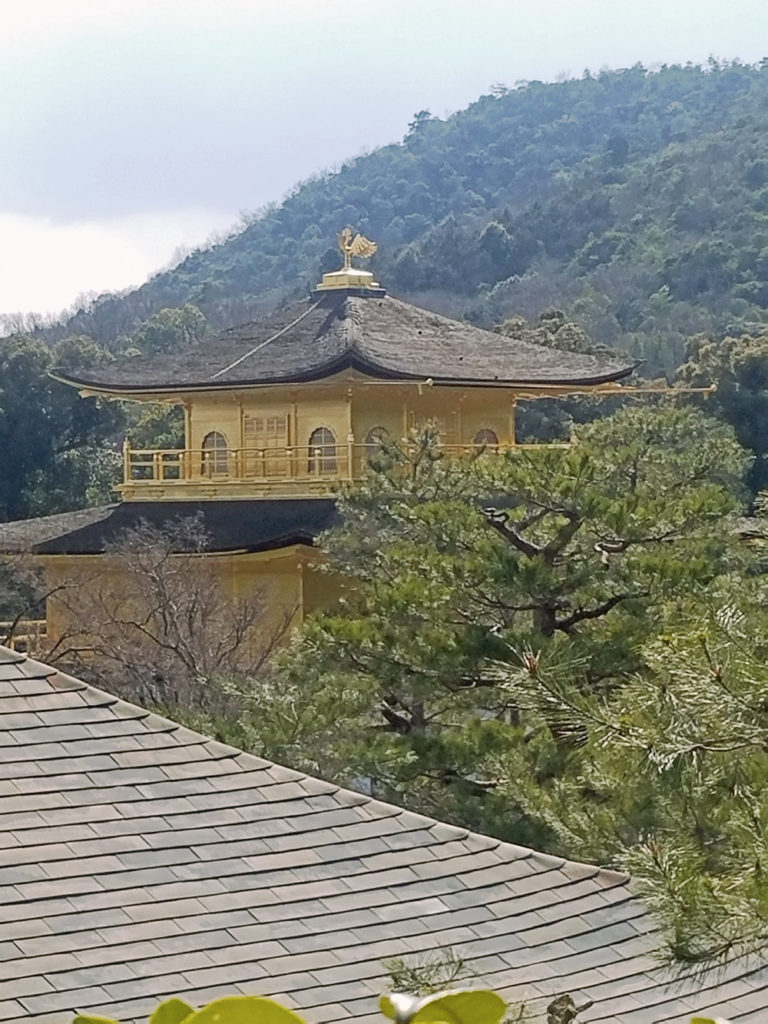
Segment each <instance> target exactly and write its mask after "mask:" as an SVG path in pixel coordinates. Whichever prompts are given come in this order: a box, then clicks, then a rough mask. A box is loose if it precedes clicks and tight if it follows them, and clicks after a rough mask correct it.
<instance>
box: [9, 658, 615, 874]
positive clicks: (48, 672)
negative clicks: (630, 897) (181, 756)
mask: <svg viewBox="0 0 768 1024" xmlns="http://www.w3.org/2000/svg"><path fill="white" fill-rule="evenodd" d="M23 662H26V663H27V664H28V665H29V666H30V667H32V668H33V670H37V671H38V672H39V674H40V675H42V676H44V677H45V678H46V679H47V680H48V682H49V683H50V685H51V686H52V687H54V688H56V689H58V688H59V686H58V682H57V681H58V680H61V682H62V683H64V684H66V687H67V688H68V689H72V687H73V684H75V685H76V686H77V688H78V689H80V690H85V691H87V692H88V693H91V694H93V695H94V696H97V697H99V698H104V699H106V701H107V702H108V705H109V707H110V710H111V711H112V712H113V713H114V714H116V715H118V716H120V715H121V714H127V713H131V714H129V715H128V714H127V717H131V718H136V717H140V718H141V719H142V720H143V721H144V723H145V724H146V725H147V726H148V727H149V728H151V729H152V730H153V731H158V732H172V731H175V730H183V731H184V732H185V733H186V734H188V735H190V736H193V737H195V738H197V740H199V742H200V743H201V744H203V745H205V746H206V747H208V749H209V750H211V751H212V752H215V753H216V755H217V756H218V757H222V756H227V755H229V756H233V757H234V758H235V759H236V760H237V761H238V762H241V761H244V762H245V763H246V764H247V765H249V766H252V767H254V768H259V769H264V768H270V769H274V770H275V771H276V772H277V773H279V775H280V781H283V782H295V781H301V782H305V783H307V782H308V783H310V784H312V785H313V787H314V789H315V793H317V794H319V793H326V794H331V793H332V794H334V795H335V796H336V797H337V798H338V799H340V800H342V801H343V802H344V803H345V804H348V805H350V804H351V805H354V804H357V805H361V806H362V805H364V806H366V807H368V808H370V809H372V810H373V811H375V812H377V813H378V814H380V815H381V816H382V817H393V816H397V817H399V818H400V819H401V820H406V821H410V822H412V823H415V822H420V823H423V824H424V825H425V827H426V828H428V829H429V830H430V831H431V832H433V834H435V835H436V836H439V837H440V838H442V839H464V840H466V839H470V840H472V841H473V842H475V843H478V844H480V847H481V848H485V849H497V848H498V849H502V850H505V851H509V852H510V853H514V854H515V856H516V857H518V858H523V857H524V858H529V857H530V858H533V859H535V860H536V861H537V862H538V863H540V864H544V865H550V866H551V867H556V868H561V869H562V868H567V869H571V870H573V871H577V872H579V873H584V874H585V875H598V876H600V877H601V878H605V879H606V880H607V881H611V882H613V883H618V882H624V883H626V882H627V881H629V879H630V876H629V875H628V874H627V873H625V872H620V871H615V870H614V869H612V868H606V867H602V866H600V865H597V864H586V863H584V862H582V861H575V860H570V859H568V858H566V857H558V856H555V855H553V854H548V853H542V852H541V851H539V850H534V849H533V848H532V847H528V846H521V845H519V844H517V843H511V842H507V841H505V840H502V839H496V838H495V837H493V836H488V835H485V834H484V833H482V832H474V831H473V830H471V829H468V828H464V827H463V826H461V825H453V824H451V823H450V822H445V821H440V819H438V818H432V817H431V816H429V815H426V814H422V813H420V812H418V811H411V810H408V809H407V808H404V807H400V806H398V805H397V804H391V803H389V802H387V801H385V800H380V799H378V798H377V797H373V796H368V795H366V794H365V793H360V792H358V791H357V790H353V789H347V788H346V787H345V786H340V785H339V784H338V783H335V782H328V781H327V780H325V779H320V778H318V777H317V776H314V775H309V774H307V773H306V772H302V771H299V770H297V769H295V768H289V767H286V766H285V765H281V764H279V763H278V762H276V761H270V760H269V759H267V758H263V757H259V756H258V755H257V754H251V753H249V752H248V751H245V750H242V749H240V748H239V747H233V746H231V745H229V744H225V743H221V742H220V741H218V740H216V739H214V738H213V737H212V736H206V735H205V734H204V733H201V732H198V731H197V730H196V729H190V728H188V727H187V726H185V725H182V724H181V723H180V722H175V721H174V720H173V719H171V718H166V717H165V716H164V715H158V714H157V713H156V712H154V711H151V710H150V709H149V708H144V707H142V706H141V705H139V704H133V703H132V702H131V701H126V700H124V699H123V698H121V697H117V696H115V694H111V693H108V692H107V691H106V690H102V689H100V688H99V687H97V686H93V685H92V684H91V683H88V682H86V681H85V680H83V679H79V678H78V677H77V676H72V675H70V674H69V673H66V672H62V671H61V669H58V668H56V667H55V666H51V665H47V664H45V663H44V662H41V661H37V660H35V659H34V658H30V657H29V656H28V655H26V654H21V653H19V652H17V651H12V650H10V649H9V648H7V647H3V646H2V645H0V664H4V663H6V664H7V663H11V664H19V663H23ZM0 686H1V684H0ZM0 699H2V698H0ZM136 712H138V713H139V714H138V715H137V714H136Z"/></svg>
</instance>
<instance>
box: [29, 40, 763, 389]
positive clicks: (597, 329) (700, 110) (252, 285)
mask: <svg viewBox="0 0 768 1024" xmlns="http://www.w3.org/2000/svg"><path fill="white" fill-rule="evenodd" d="M766 109H768V61H763V62H762V63H761V65H760V66H751V65H744V64H741V63H739V62H716V61H714V60H713V61H710V62H709V64H708V65H707V66H705V67H699V66H693V65H686V66H685V67H682V66H665V67H662V68H661V69H660V70H658V71H655V72H649V71H647V70H646V69H645V68H643V67H641V66H636V67H632V68H629V69H625V70H619V71H604V72H600V73H599V74H597V75H592V74H589V73H585V74H584V76H583V77H582V78H580V79H573V80H569V81H564V82H558V83H551V84H545V83H541V82H527V83H522V84H518V85H517V86H515V87H514V88H511V89H507V88H502V87H498V88H494V89H493V90H492V92H491V94H490V95H487V96H483V97H481V98H480V99H479V100H478V101H477V102H476V103H473V104H472V105H471V106H470V107H468V108H467V109H466V110H463V111H460V112H459V113H456V114H454V115H452V116H451V117H448V118H447V119H445V120H441V119H439V118H436V117H432V116H431V115H430V114H429V113H428V112H427V111H421V112H420V113H418V114H416V115H415V117H414V119H413V122H412V124H411V125H410V128H409V131H408V133H407V135H406V136H405V138H404V139H403V141H402V142H401V143H399V144H395V145H389V146H385V147H382V148H381V149H377V150H375V151H374V152H372V153H369V154H367V155H364V156H360V157H358V158H356V159H354V160H350V161H349V162H347V163H346V164H344V165H343V166H342V167H341V168H339V169H338V170H334V171H332V172H326V173H322V174H318V175H317V176H315V177H313V178H312V179H310V180H308V181H305V182H303V183H301V184H299V185H297V186H296V187H295V188H294V189H293V191H292V192H291V193H290V195H289V196H288V197H287V198H286V199H285V200H284V201H283V202H282V203H280V204H279V205H274V206H272V207H271V208H269V209H267V210H266V211H264V212H262V213H260V214H258V215H256V216H254V217H253V218H252V219H251V220H250V222H249V223H247V225H246V226H245V227H244V228H243V229H242V230H240V231H238V232H237V233H235V234H233V235H232V236H231V237H229V238H227V239H226V240H225V241H223V242H221V243H219V244H216V245H213V246H211V247H210V248H206V249H199V250H197V251H195V252H193V253H192V254H191V255H189V256H188V257H187V258H186V259H184V260H183V261H182V262H181V263H180V264H179V265H178V266H176V267H174V268H173V269H171V270H166V271H163V272H162V273H159V274H157V275H155V276H154V277H153V278H152V279H151V280H150V281H149V282H147V283H146V284H145V285H143V286H142V287H141V288H139V289H137V290H136V291H133V292H130V293H128V294H124V295H105V296H101V297H99V298H98V299H96V300H95V301H94V302H93V303H92V304H91V305H90V306H89V307H88V308H86V309H83V310H80V311H79V312H77V313H76V314H75V315H74V316H72V317H71V318H69V319H68V320H67V321H66V322H63V323H62V324H60V325H57V326H56V327H54V328H52V329H51V328H49V329H48V330H47V331H46V332H45V333H46V334H47V335H48V336H49V338H51V339H52V340H56V339H58V338H61V337H63V336H65V335H67V334H79V333H85V334H89V335H91V336H92V337H94V338H96V339H97V340H99V341H101V342H102V343H106V344H107V345H109V346H110V347H113V348H119V347H124V343H125V339H126V338H127V337H128V336H129V335H130V334H131V333H132V332H133V331H135V329H136V328H137V326H138V325H139V324H140V323H141V322H143V321H144V320H146V319H147V318H148V317H149V316H150V315H152V314H153V313H155V312H157V311H158V310H160V309H162V308H164V307H169V306H181V305H184V304H188V303H191V304H193V305H195V306H197V307H198V308H199V309H200V310H201V311H202V312H203V313H204V314H205V316H206V317H207V319H208V320H209V321H210V322H211V323H213V324H214V325H216V326H220V325H221V326H223V325H225V324H227V325H228V324H232V323H236V322H242V321H244V320H247V319H249V318H251V317H253V316H255V315H258V314H260V313H262V312H266V311H267V310H269V309H271V308H273V307H275V306H276V305H278V304H279V303H281V302H282V301H284V300H286V299H287V298H288V297H291V298H293V297H295V296H296V295H300V294H302V293H304V292H306V290H307V289H308V288H309V287H311V286H313V285H314V284H315V283H316V282H317V280H318V276H319V274H320V272H321V270H328V269H333V268H335V267H336V266H337V265H338V262H339V254H338V251H337V250H336V249H335V247H334V245H333V242H334V239H335V236H336V234H337V233H338V232H339V230H340V229H341V228H342V227H344V226H345V225H347V224H350V225H352V226H354V227H355V229H356V230H359V231H362V232H363V233H364V234H366V235H367V236H369V237H371V238H373V239H375V240H376V241H377V242H378V243H379V253H378V254H377V256H376V257H374V260H373V263H372V269H373V270H374V271H375V272H376V274H377V277H378V278H379V280H381V281H382V283H384V284H385V285H386V286H387V287H388V288H389V290H390V291H391V292H393V293H394V294H396V295H399V296H401V297H403V298H407V299H409V300H410V301H414V302H417V303H421V304H423V305H427V306H429V307H431V308H434V309H437V310H438V311H441V312H445V313H448V314H451V315H454V316H455V315H459V316H464V317H466V318H468V319H469V320H471V321H472V322H474V323H477V324H479V325H481V326H490V325H492V324H494V323H499V322H500V321H502V320H503V319H504V318H505V317H509V316H511V315H523V316H525V317H528V318H533V317H535V316H537V315H538V314H539V313H540V312H541V311H542V310H545V309H548V308H552V307H557V308H559V309H561V310H562V311H563V312H564V313H565V314H566V316H567V317H568V318H569V319H574V320H576V321H577V322H579V323H580V324H582V325H583V326H584V327H585V328H586V329H587V331H588V332H589V333H590V334H591V336H592V337H593V339H594V340H595V341H596V342H598V343H600V344H603V345H609V346H611V347H618V348H622V349H624V350H626V351H627V352H629V353H630V354H631V355H632V356H636V357H639V358H642V359H645V360H646V366H647V368H648V370H649V372H659V371H665V372H671V371H672V370H674V368H675V367H676V366H677V365H678V364H679V363H680V362H681V360H682V358H683V353H684V344H685V339H686V338H687V337H688V336H689V335H692V334H696V333H700V332H706V333H709V334H712V335H714V336H721V335H724V334H740V333H750V332H753V331H755V330H758V329H759V328H760V326H761V325H764V324H765V323H766V322H768V133H766V121H765V110H766Z"/></svg>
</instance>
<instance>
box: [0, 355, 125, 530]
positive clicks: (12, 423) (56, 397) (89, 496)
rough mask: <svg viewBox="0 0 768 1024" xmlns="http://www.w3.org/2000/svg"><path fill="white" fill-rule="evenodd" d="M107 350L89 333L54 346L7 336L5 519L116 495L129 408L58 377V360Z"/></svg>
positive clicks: (0, 385)
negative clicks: (84, 393)
mask: <svg viewBox="0 0 768 1024" xmlns="http://www.w3.org/2000/svg"><path fill="white" fill-rule="evenodd" d="M104 357H105V353H104V352H103V351H102V350H100V349H99V346H98V345H96V344H95V343H94V342H93V341H92V340H91V339H90V338H82V337H70V338H67V339H66V340H64V341H62V342H60V343H59V344H58V345H55V346H54V347H53V348H48V347H47V346H46V345H44V344H43V343H42V342H41V341H39V340H34V339H32V338H27V337H23V336H15V337H11V338H5V339H0V450H1V451H2V452H3V469H2V472H0V522H2V521H3V520H7V519H21V518H25V517H27V516H33V515H43V514H46V513H50V512H59V511H62V510H64V509H71V508H78V507H80V506H82V505H83V504H88V503H90V504H97V503H99V502H101V501H108V500H111V498H112V494H111V488H112V483H113V482H114V477H115V470H116V468H117V466H118V465H119V456H118V454H117V451H116V446H115V444H114V443H113V444H112V446H111V447H110V445H109V444H105V441H107V439H114V438H116V436H117V434H118V433H119V432H120V431H121V429H122V422H123V412H122V409H121V408H120V407H119V406H118V405H115V404H105V403H101V402H99V401H97V400H96V399H94V398H88V399H81V398H80V397H79V396H78V394H77V392H76V391H75V390H74V389H73V388H70V387H67V386H66V385H65V384H61V383H59V382H58V381H56V380H53V379H52V378H51V377H50V376H49V374H48V371H49V370H50V369H51V368H52V367H53V366H71V365H83V364H86V363H89V362H96V361H98V360H100V359H103V358H104Z"/></svg>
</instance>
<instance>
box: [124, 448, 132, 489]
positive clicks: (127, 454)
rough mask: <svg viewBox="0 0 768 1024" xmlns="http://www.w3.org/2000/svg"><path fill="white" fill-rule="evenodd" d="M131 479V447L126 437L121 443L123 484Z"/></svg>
mask: <svg viewBox="0 0 768 1024" xmlns="http://www.w3.org/2000/svg"><path fill="white" fill-rule="evenodd" d="M130 479H131V446H130V443H129V441H128V438H127V437H126V438H125V440H124V441H123V483H124V484H127V483H128V481H129V480H130Z"/></svg>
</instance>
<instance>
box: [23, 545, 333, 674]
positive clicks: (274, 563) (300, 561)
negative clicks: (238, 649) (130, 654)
mask: <svg viewBox="0 0 768 1024" xmlns="http://www.w3.org/2000/svg"><path fill="white" fill-rule="evenodd" d="M37 560H38V561H39V563H40V564H41V567H42V569H43V571H44V575H45V582H46V589H47V591H48V593H49V594H50V596H49V598H48V601H47V607H46V626H47V640H46V644H47V648H48V650H49V651H50V652H53V653H54V654H56V655H57V656H59V657H61V658H62V659H63V660H66V655H67V653H70V654H72V655H75V654H84V653H87V652H88V650H89V649H91V650H98V648H99V647H100V646H103V645H104V644H105V643H106V641H107V640H109V642H111V643H116V642H130V641H128V639H127V638H128V637H130V636H131V635H133V636H135V637H138V638H141V637H142V635H143V636H145V637H146V638H148V639H149V638H152V637H154V638H155V640H156V641H157V642H158V643H160V642H162V643H171V644H174V643H175V644H177V645H181V646H183V645H184V644H185V643H190V644H191V643H194V644H200V643H203V642H204V643H206V644H207V645H208V646H209V647H212V648H216V647H222V648H224V647H227V646H229V647H231V646H232V645H235V644H237V645H240V646H242V647H243V650H244V651H246V650H247V649H248V648H250V649H251V650H252V651H253V652H255V651H257V650H263V649H265V648H273V647H275V646H281V645H282V644H284V643H285V642H286V641H287V640H288V638H289V637H290V636H291V635H292V634H293V632H294V631H295V630H296V629H297V628H298V627H299V626H300V625H301V624H302V623H303V621H304V620H305V618H306V617H307V616H308V615H311V614H312V613H313V612H316V611H320V610H323V609H325V608H328V607H329V606H331V605H332V604H333V603H334V602H335V601H336V600H337V599H338V597H339V594H340V592H341V589H342V588H341V585H340V581H339V579H338V577H335V576H334V575H333V574H329V573H327V572H322V571H319V566H320V562H321V556H320V555H319V553H318V552H317V551H316V550H315V549H313V548H310V547H308V546H305V545H293V546H291V547H287V548H283V549H280V550H278V551H268V552H226V553H217V552H205V553H203V554H195V555H171V556H170V557H168V556H167V555H166V556H165V557H163V553H156V557H152V555H151V553H150V554H148V553H147V552H141V551H127V552H126V551H121V552H116V553H110V554H95V555H48V556H38V559H37ZM121 634H123V636H122V637H121Z"/></svg>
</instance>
